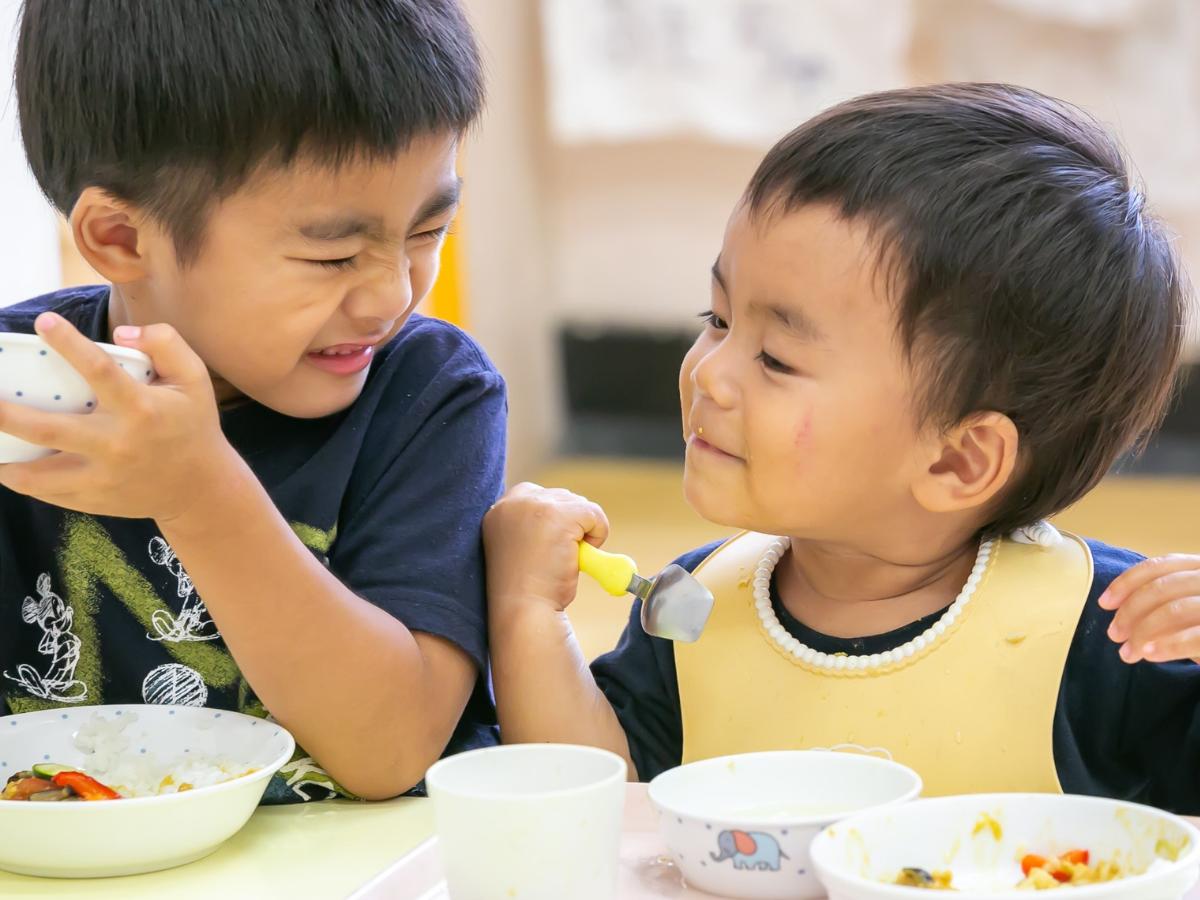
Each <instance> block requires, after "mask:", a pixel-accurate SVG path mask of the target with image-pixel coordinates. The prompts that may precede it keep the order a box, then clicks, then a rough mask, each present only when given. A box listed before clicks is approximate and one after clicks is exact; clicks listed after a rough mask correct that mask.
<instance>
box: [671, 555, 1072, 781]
mask: <svg viewBox="0 0 1200 900" xmlns="http://www.w3.org/2000/svg"><path fill="white" fill-rule="evenodd" d="M773 540H774V538H772V537H770V536H767V535H761V534H753V533H743V534H741V535H738V536H737V537H735V538H733V539H732V540H730V541H729V542H727V543H726V544H724V545H723V546H722V547H720V548H719V549H717V550H716V551H715V552H714V553H713V554H712V555H711V556H709V557H708V559H706V560H705V561H704V562H703V563H702V564H701V565H700V566H699V567H698V568H697V569H696V572H695V574H696V577H697V578H699V579H700V581H701V582H703V583H704V584H705V586H707V587H708V588H709V590H711V591H712V593H713V596H714V597H715V598H716V605H715V607H714V609H713V613H712V617H711V618H710V619H709V622H708V625H707V626H706V627H705V629H704V634H703V635H702V636H701V638H700V640H698V641H697V642H696V643H694V644H676V645H675V666H676V670H677V673H678V679H679V700H680V707H681V715H682V719H683V761H684V762H685V763H686V762H691V761H693V760H697V759H708V758H711V757H714V756H723V755H725V754H729V753H747V752H751V751H756V750H778V749H813V748H823V749H839V750H854V751H858V752H867V753H874V754H878V755H881V756H887V757H890V758H892V759H895V760H896V761H897V762H901V763H904V764H905V765H907V766H910V767H912V768H913V769H916V771H917V772H918V773H920V775H921V777H922V779H924V781H925V795H926V796H938V795H944V794H957V793H975V792H989V791H1050V792H1056V793H1057V792H1061V790H1062V788H1061V786H1060V785H1059V782H1058V773H1057V771H1056V769H1055V765H1054V746H1053V722H1054V711H1055V708H1056V706H1057V703H1058V693H1059V684H1060V682H1061V681H1062V674H1063V667H1064V665H1065V663H1066V659H1067V651H1068V650H1069V649H1070V646H1071V640H1072V638H1073V637H1074V635H1075V628H1076V625H1077V624H1078V621H1079V616H1080V614H1081V613H1082V611H1083V607H1084V604H1085V602H1086V601H1087V595H1088V592H1089V590H1090V588H1091V583H1092V557H1091V553H1090V552H1089V550H1088V548H1087V545H1086V544H1085V543H1084V542H1083V541H1081V540H1080V539H1079V538H1076V537H1074V536H1072V535H1066V534H1064V535H1063V541H1062V542H1061V543H1060V544H1059V545H1058V546H1057V547H1053V548H1042V547H1037V546H1030V545H1026V544H1018V543H1015V542H1013V541H1010V540H999V541H997V542H996V544H995V546H994V547H993V550H992V555H991V558H990V559H989V562H988V568H987V569H986V571H985V572H984V575H983V578H982V579H981V581H980V583H979V585H978V587H977V588H976V590H975V593H974V596H973V597H972V598H971V600H970V602H968V603H967V605H966V606H965V608H964V610H963V613H962V614H961V615H960V616H959V617H958V619H957V621H956V622H955V623H954V625H953V626H952V627H951V628H950V629H948V630H947V631H946V633H945V634H944V635H943V636H942V637H940V638H939V639H938V640H937V641H936V642H934V643H933V644H932V646H930V647H928V648H927V649H925V650H924V651H923V652H921V653H917V654H915V655H914V656H913V657H911V658H910V659H908V660H906V661H904V662H901V663H897V664H895V665H893V666H890V667H885V668H880V669H871V670H866V671H863V670H856V671H853V672H850V671H846V670H840V671H836V670H835V671H830V670H825V669H819V668H816V667H813V666H810V665H807V664H805V663H803V662H802V661H800V660H799V659H797V658H795V657H794V656H792V655H791V654H790V653H789V652H787V651H786V650H784V649H783V648H782V647H780V646H779V645H778V644H777V643H776V642H775V641H774V640H772V638H771V637H770V636H769V635H768V634H767V632H766V630H765V628H764V627H763V625H762V622H761V620H760V618H759V616H758V612H757V610H756V609H755V606H754V593H753V588H752V587H751V582H752V578H751V575H752V573H753V572H754V570H755V569H756V568H757V566H758V564H759V561H760V560H761V559H762V556H763V553H764V552H765V551H766V549H767V547H768V546H769V545H770V544H771V542H772V541H773Z"/></svg>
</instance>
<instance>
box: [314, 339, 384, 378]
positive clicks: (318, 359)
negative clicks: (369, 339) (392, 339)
mask: <svg viewBox="0 0 1200 900" xmlns="http://www.w3.org/2000/svg"><path fill="white" fill-rule="evenodd" d="M374 355H375V346H374V345H373V344H335V345H334V346H332V347H326V348H325V349H323V350H317V351H314V352H312V353H309V354H308V355H307V356H306V357H305V358H306V359H307V360H308V361H309V362H310V363H312V364H313V365H314V366H316V367H317V368H318V369H321V370H323V371H325V372H329V373H331V374H334V375H353V374H355V373H356V372H361V371H362V370H363V369H365V368H366V367H367V366H369V365H370V364H371V358H372V357H373V356H374Z"/></svg>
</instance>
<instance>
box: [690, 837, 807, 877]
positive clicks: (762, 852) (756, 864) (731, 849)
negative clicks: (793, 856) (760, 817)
mask: <svg viewBox="0 0 1200 900" xmlns="http://www.w3.org/2000/svg"><path fill="white" fill-rule="evenodd" d="M717 847H718V848H720V850H721V854H720V855H719V856H718V855H717V854H716V853H709V854H708V855H709V856H711V857H712V858H713V860H714V861H715V862H724V861H725V860H727V859H732V860H733V867H734V868H735V869H763V870H767V871H771V872H778V871H779V860H780V859H789V858H790V857H789V856H788V855H787V854H786V853H784V852H783V851H782V850H781V849H779V841H777V840H775V838H773V837H771V835H769V834H765V833H763V832H761V831H722V832H721V833H720V834H718V835H717Z"/></svg>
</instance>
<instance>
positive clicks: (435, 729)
mask: <svg viewBox="0 0 1200 900" xmlns="http://www.w3.org/2000/svg"><path fill="white" fill-rule="evenodd" d="M223 480H224V481H225V482H226V483H225V484H223V485H222V488H221V489H220V490H214V491H211V492H209V494H208V496H206V497H205V498H204V499H203V500H202V501H200V502H198V503H197V504H196V505H194V506H193V507H192V508H190V509H189V510H188V511H187V512H186V513H185V514H184V515H181V516H180V517H178V518H177V519H174V520H169V521H164V522H159V527H160V530H161V531H162V533H163V537H164V538H166V540H167V542H168V543H170V545H171V547H172V549H174V551H175V553H176V555H177V556H178V557H179V559H180V560H181V561H182V562H183V564H184V566H185V568H186V569H187V572H188V575H189V576H190V578H191V579H192V582H193V583H194V584H195V586H196V590H197V593H198V594H199V596H200V597H201V598H202V599H203V600H204V603H205V605H206V606H207V607H208V610H209V613H210V614H211V615H212V617H213V621H214V622H215V623H216V625H217V627H218V629H219V630H220V632H221V636H222V637H223V638H224V640H225V643H226V644H227V646H228V647H229V649H230V651H231V652H232V653H233V655H234V658H235V659H236V660H237V663H238V665H239V667H240V668H241V670H242V673H243V674H244V675H245V677H246V679H247V681H248V682H249V683H250V685H251V686H252V687H253V689H254V691H255V693H256V694H257V695H258V696H259V698H260V699H261V700H262V701H263V703H264V704H265V705H266V707H267V708H268V709H269V710H270V711H271V713H272V715H273V716H274V717H275V718H276V719H277V720H278V721H279V722H280V723H281V724H283V725H284V726H285V727H287V728H288V729H290V730H291V731H292V732H293V733H294V735H295V737H296V740H297V741H298V742H299V743H300V744H301V746H303V747H304V748H305V750H307V751H308V752H309V753H310V754H312V755H313V757H314V758H315V759H316V760H317V761H318V762H319V763H320V764H321V765H322V766H323V767H324V768H325V769H326V771H328V772H329V773H330V774H331V775H332V776H333V777H334V778H335V779H337V781H338V782H339V783H341V784H342V785H343V786H344V787H346V788H347V789H348V790H350V791H352V792H354V793H356V794H358V795H360V796H363V797H367V798H372V799H374V798H381V797H388V796H394V795H396V794H398V793H401V792H403V791H404V790H407V789H408V788H409V787H411V786H412V785H413V784H416V783H417V782H418V781H419V780H420V779H421V777H422V776H423V775H424V771H425V768H426V767H427V766H428V765H430V764H431V763H432V762H433V761H434V760H435V759H437V757H438V756H440V755H441V752H442V750H443V749H444V747H445V745H446V742H447V740H448V739H449V736H450V734H451V732H452V730H453V727H454V724H455V723H456V722H457V721H458V718H459V716H460V715H461V713H462V709H463V707H464V706H465V703H466V700H467V697H468V696H469V693H470V690H471V686H472V684H473V682H474V677H475V671H474V665H473V664H472V663H471V662H470V660H469V659H468V658H467V656H466V654H465V653H463V652H462V651H461V650H459V649H458V648H457V647H454V646H453V645H451V644H449V643H448V642H446V641H443V640H441V639H439V638H435V637H432V636H430V635H424V634H419V635H414V634H413V633H412V632H410V631H409V630H408V629H407V628H406V627H405V626H404V625H403V624H402V623H400V622H399V621H397V620H396V619H395V618H394V617H392V616H390V615H388V614H387V613H386V612H384V611H383V610H381V609H379V608H377V607H375V606H374V605H372V604H370V603H368V602H367V601H365V600H363V599H361V598H359V597H357V596H355V595H354V594H353V592H351V591H350V590H349V589H347V588H346V587H345V586H344V585H343V584H342V583H341V582H340V581H339V580H338V579H337V578H336V577H335V576H334V575H333V574H332V573H330V572H329V571H328V570H327V569H326V568H325V567H324V566H322V565H321V563H320V562H319V561H318V560H317V559H316V558H315V557H314V556H313V554H312V553H311V551H309V550H308V549H307V548H306V547H305V546H304V545H303V544H302V543H301V542H300V540H299V538H297V537H296V535H295V534H294V533H293V532H292V529H291V528H290V527H289V526H288V524H287V522H286V521H285V520H284V519H283V517H282V516H281V515H280V514H279V512H278V510H276V508H275V506H274V504H273V503H272V502H271V500H270V498H269V497H268V495H267V493H266V491H265V490H264V489H263V488H262V486H261V485H260V484H259V482H258V480H257V479H256V478H255V477H254V475H253V473H252V472H250V470H249V468H248V467H246V466H245V465H244V464H242V463H241V460H240V459H238V460H237V461H236V463H234V464H231V465H229V466H227V467H226V471H225V472H224V473H223Z"/></svg>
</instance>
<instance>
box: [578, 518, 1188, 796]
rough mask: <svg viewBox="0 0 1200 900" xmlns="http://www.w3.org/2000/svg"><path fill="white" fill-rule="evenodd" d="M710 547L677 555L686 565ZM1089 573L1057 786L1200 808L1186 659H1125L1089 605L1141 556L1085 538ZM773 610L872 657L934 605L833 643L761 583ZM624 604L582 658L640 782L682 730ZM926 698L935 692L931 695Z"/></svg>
mask: <svg viewBox="0 0 1200 900" xmlns="http://www.w3.org/2000/svg"><path fill="white" fill-rule="evenodd" d="M717 546H719V544H710V545H709V546H707V547H702V548H700V549H699V550H694V551H692V552H691V553H688V554H686V555H685V556H683V557H681V558H680V559H678V560H676V562H677V563H678V564H679V565H681V566H683V568H685V569H687V570H688V571H689V572H690V571H692V570H693V569H695V568H696V567H697V566H698V565H700V563H701V562H703V561H704V559H705V557H707V556H708V555H709V553H711V552H712V551H713V550H714V549H716V547H717ZM1088 546H1089V547H1090V548H1091V551H1092V559H1093V562H1094V570H1095V575H1094V578H1093V581H1092V589H1091V591H1090V592H1089V594H1088V599H1087V604H1086V606H1085V607H1084V610H1083V614H1082V615H1081V616H1080V619H1079V624H1078V626H1077V627H1076V629H1075V637H1074V638H1073V640H1072V642H1071V648H1070V651H1069V652H1068V654H1067V662H1066V666H1065V668H1064V671H1063V679H1062V684H1061V686H1060V688H1059V695H1058V707H1057V709H1056V711H1055V714H1054V762H1055V766H1056V768H1057V770H1058V778H1059V782H1060V783H1061V785H1062V788H1063V790H1064V791H1066V792H1067V793H1072V794H1091V795H1095V796H1104V797H1115V798H1119V799H1122V800H1132V801H1135V802H1139V803H1147V804H1150V805H1152V806H1157V807H1160V808H1162V809H1169V810H1173V811H1176V812H1181V813H1185V814H1189V815H1198V814H1200V665H1197V664H1195V663H1193V662H1191V661H1182V662H1172V663H1157V664H1156V663H1145V662H1142V663H1138V664H1136V665H1132V666H1131V665H1129V664H1127V663H1125V662H1123V661H1122V660H1121V658H1120V656H1118V654H1117V645H1116V644H1114V643H1113V642H1112V641H1111V640H1109V638H1108V635H1107V631H1108V625H1109V623H1110V622H1111V621H1112V617H1113V613H1112V612H1109V611H1107V610H1104V609H1101V608H1100V606H1099V605H1097V603H1096V601H1097V600H1098V599H1099V597H1100V595H1101V594H1102V593H1103V592H1104V589H1105V588H1107V587H1108V585H1109V583H1111V582H1112V580H1113V579H1114V578H1116V577H1117V576H1118V575H1120V574H1121V573H1122V572H1124V571H1125V570H1126V569H1128V568H1129V567H1131V566H1133V565H1136V564H1137V563H1138V562H1140V561H1141V560H1142V557H1141V556H1138V555H1137V554H1136V553H1132V552H1130V551H1128V550H1120V549H1117V548H1115V547H1109V546H1107V545H1105V544H1102V543H1099V542H1097V541H1088ZM771 597H772V606H773V607H774V609H775V615H776V616H778V617H779V621H780V623H781V624H782V625H783V627H784V628H785V629H787V631H788V633H790V634H791V635H792V636H793V637H795V638H796V639H797V640H799V641H801V642H802V643H804V644H806V645H807V646H809V647H812V648H814V649H815V650H817V651H820V652H824V653H830V654H834V653H846V654H851V655H861V654H871V653H882V652H884V651H886V650H890V649H891V648H892V647H895V646H898V645H899V644H902V643H904V642H906V641H909V640H911V639H913V638H915V637H917V636H918V635H920V634H921V633H922V632H924V631H925V630H926V629H927V628H929V626H930V625H932V624H933V623H934V622H935V621H936V620H937V619H938V618H940V616H941V615H942V613H941V612H938V613H935V614H933V615H932V616H929V617H927V618H924V619H921V620H919V621H917V622H913V623H912V624H910V625H907V626H905V627H904V628H901V629H898V630H896V631H893V632H890V633H888V634H882V635H873V636H871V637H866V638H854V639H846V638H835V637H829V636H828V635H824V634H820V633H819V632H816V631H813V630H812V629H810V628H807V627H805V626H804V625H803V624H802V623H800V622H799V621H797V620H796V618H795V617H794V616H792V615H791V614H790V613H789V612H788V611H787V609H786V608H784V606H783V603H782V601H781V600H780V597H779V594H778V592H777V591H776V589H775V584H774V582H773V581H772V584H771ZM640 614H641V606H640V601H637V602H635V604H634V607H633V611H632V613H631V615H630V619H629V624H628V625H627V626H626V628H625V632H624V634H622V636H621V640H620V643H619V644H618V645H617V647H616V649H615V650H613V651H612V652H610V653H606V654H605V655H603V656H601V657H599V658H598V659H597V660H596V661H595V662H594V663H593V664H592V672H593V674H594V675H595V678H596V682H597V684H599V686H600V688H601V690H602V691H603V692H604V694H605V696H606V697H607V698H608V701H609V703H611V704H612V707H613V709H614V710H615V711H616V714H617V718H618V719H619V720H620V722H621V725H622V727H623V728H624V730H625V734H626V735H627V737H628V739H629V751H630V754H631V756H632V759H633V763H634V765H636V766H637V770H638V776H639V777H640V778H642V779H643V780H646V781H648V780H650V779H651V778H653V777H654V776H655V775H657V774H658V773H659V772H662V771H664V770H665V769H669V768H671V767H672V766H677V765H679V762H680V758H681V756H682V754H683V725H682V722H681V719H680V713H679V685H678V682H677V680H676V675H675V655H674V650H673V645H672V643H671V642H670V641H666V640H663V639H662V638H654V637H650V636H649V635H647V634H646V633H645V632H644V631H643V630H642V627H641V624H640V619H639V616H640ZM930 702H931V703H934V702H936V698H932V697H931V698H930Z"/></svg>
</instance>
